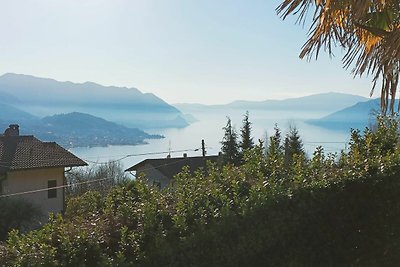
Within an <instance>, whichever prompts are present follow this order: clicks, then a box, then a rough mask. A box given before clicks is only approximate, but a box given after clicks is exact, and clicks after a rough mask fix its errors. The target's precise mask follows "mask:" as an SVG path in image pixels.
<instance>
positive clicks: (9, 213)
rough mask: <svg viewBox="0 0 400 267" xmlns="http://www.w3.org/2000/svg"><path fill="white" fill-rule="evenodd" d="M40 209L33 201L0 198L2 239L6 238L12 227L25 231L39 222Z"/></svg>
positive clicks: (0, 237)
mask: <svg viewBox="0 0 400 267" xmlns="http://www.w3.org/2000/svg"><path fill="white" fill-rule="evenodd" d="M40 216H41V214H40V210H39V208H38V207H36V206H34V205H33V204H32V203H30V202H27V201H25V200H23V199H18V198H0V240H5V239H6V238H7V234H8V232H9V231H10V230H11V229H18V230H22V231H25V230H27V229H29V227H30V226H32V225H35V224H37V223H38V220H39V219H40Z"/></svg>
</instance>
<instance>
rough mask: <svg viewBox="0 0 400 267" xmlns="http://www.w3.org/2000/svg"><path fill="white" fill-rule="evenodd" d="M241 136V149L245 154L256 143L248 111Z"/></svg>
mask: <svg viewBox="0 0 400 267" xmlns="http://www.w3.org/2000/svg"><path fill="white" fill-rule="evenodd" d="M240 133H241V134H240V136H241V138H242V140H241V141H240V149H241V153H242V154H243V153H244V152H245V151H246V150H248V149H251V148H253V147H254V141H253V138H252V137H251V122H250V121H249V112H248V111H246V114H245V115H244V119H243V126H242V128H241V129H240Z"/></svg>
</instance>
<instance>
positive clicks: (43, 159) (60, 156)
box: [0, 135, 87, 173]
mask: <svg viewBox="0 0 400 267" xmlns="http://www.w3.org/2000/svg"><path fill="white" fill-rule="evenodd" d="M84 165H87V163H86V162H84V161H83V160H81V159H80V158H78V157H77V156H75V155H74V154H72V153H71V152H69V151H67V150H65V149H64V148H62V147H61V146H59V145H58V144H56V143H55V142H42V141H40V140H38V139H37V138H35V137H34V136H31V135H25V136H5V135H0V173H5V172H7V171H9V170H23V169H34V168H47V167H72V166H84Z"/></svg>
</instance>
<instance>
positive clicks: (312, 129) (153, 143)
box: [70, 110, 350, 168]
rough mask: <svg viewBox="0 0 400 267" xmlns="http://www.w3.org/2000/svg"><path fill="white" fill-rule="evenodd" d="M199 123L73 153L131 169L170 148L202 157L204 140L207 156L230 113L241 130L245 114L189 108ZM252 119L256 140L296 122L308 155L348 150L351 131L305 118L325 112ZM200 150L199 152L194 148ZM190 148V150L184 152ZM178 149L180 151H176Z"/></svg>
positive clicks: (254, 113)
mask: <svg viewBox="0 0 400 267" xmlns="http://www.w3.org/2000/svg"><path fill="white" fill-rule="evenodd" d="M189 112H190V114H192V115H193V116H194V117H195V118H197V119H198V121H197V122H195V123H193V124H191V125H190V126H188V127H186V128H183V129H147V130H146V131H147V132H148V133H154V134H162V135H164V136H165V138H164V139H158V140H147V141H148V144H146V145H138V146H107V147H77V148H72V149H70V151H71V152H73V153H74V154H76V155H77V156H79V157H81V158H82V159H84V160H86V161H88V163H92V164H96V163H103V162H107V161H109V160H120V161H121V163H122V164H123V166H124V168H128V167H130V166H132V165H134V164H136V163H138V162H140V161H142V160H144V159H146V158H163V157H166V156H167V155H168V154H169V151H171V156H172V157H181V156H182V155H183V153H187V155H188V156H201V149H200V148H201V140H202V139H204V140H205V144H206V150H207V155H216V154H218V152H219V151H220V148H221V143H220V142H221V140H222V137H223V134H224V131H223V129H222V128H223V127H224V126H225V125H226V122H227V116H229V117H230V118H231V120H232V124H233V125H235V128H236V130H237V131H238V133H239V132H240V127H241V126H242V120H243V114H244V113H245V111H241V110H224V111H220V110H218V111H215V110H212V111H204V110H202V111H198V110H190V111H189ZM249 112H250V116H249V120H250V122H251V123H252V135H253V137H254V140H255V141H257V140H258V139H262V140H264V139H265V135H266V133H267V135H268V136H270V135H273V134H274V125H275V123H277V124H278V127H279V128H280V129H281V131H282V136H284V135H285V134H286V131H287V130H288V128H289V125H295V126H296V128H297V129H298V130H299V133H300V136H301V138H302V140H303V143H304V148H305V150H306V152H307V153H308V155H312V153H313V151H314V150H315V148H316V147H317V146H319V145H322V146H323V147H324V149H325V151H326V152H339V151H341V150H343V149H346V147H347V143H348V141H349V137H350V133H349V131H332V130H327V129H324V128H320V127H316V126H313V125H309V124H307V123H305V122H304V121H305V120H306V119H313V118H320V117H322V116H324V115H327V114H324V113H322V112H313V113H310V112H301V111H300V112H296V113H293V112H285V111H265V110H262V111H260V110H250V111H249ZM196 149H198V150H197V151H195V150H196ZM183 150H187V151H183ZM176 151H179V152H176Z"/></svg>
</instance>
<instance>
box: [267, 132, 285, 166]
mask: <svg viewBox="0 0 400 267" xmlns="http://www.w3.org/2000/svg"><path fill="white" fill-rule="evenodd" d="M274 130H275V134H274V135H273V136H271V137H270V138H269V145H268V149H267V157H269V158H271V157H275V156H277V155H280V154H282V146H281V141H282V140H281V139H282V138H281V130H280V129H279V128H278V125H276V124H275V127H274Z"/></svg>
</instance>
